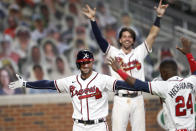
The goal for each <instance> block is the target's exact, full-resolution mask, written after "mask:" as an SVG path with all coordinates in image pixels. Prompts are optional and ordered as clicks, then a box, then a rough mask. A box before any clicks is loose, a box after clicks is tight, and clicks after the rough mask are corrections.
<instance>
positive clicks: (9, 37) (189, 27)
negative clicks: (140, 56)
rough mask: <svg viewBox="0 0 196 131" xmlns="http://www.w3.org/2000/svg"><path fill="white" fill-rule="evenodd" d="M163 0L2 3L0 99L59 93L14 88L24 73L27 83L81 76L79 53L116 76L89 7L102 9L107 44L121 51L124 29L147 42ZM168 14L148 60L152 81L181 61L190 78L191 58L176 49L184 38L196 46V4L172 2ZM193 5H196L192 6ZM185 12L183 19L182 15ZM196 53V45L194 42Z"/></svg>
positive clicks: (138, 41)
mask: <svg viewBox="0 0 196 131" xmlns="http://www.w3.org/2000/svg"><path fill="white" fill-rule="evenodd" d="M158 2H159V1H158V0H120V1H118V0H1V1H0V95H13V94H33V93H56V91H50V90H34V89H16V90H11V89H9V88H8V84H9V82H11V81H15V80H17V79H16V76H15V74H16V73H18V74H20V75H22V76H23V77H24V79H25V80H27V81H35V80H43V79H47V80H54V79H58V78H63V77H67V76H70V75H73V74H76V73H78V69H77V68H76V65H75V60H76V54H77V52H78V51H79V50H81V49H89V50H91V51H92V52H93V53H94V56H95V65H94V70H96V71H97V72H100V73H104V74H108V75H110V72H109V69H108V66H107V64H106V63H105V60H104V55H103V53H102V52H101V50H100V49H99V47H98V45H97V43H96V41H95V38H94V36H93V33H92V30H91V25H90V22H89V20H88V19H87V18H85V17H84V15H83V14H82V8H83V7H84V6H85V4H90V5H91V6H92V7H96V9H97V10H96V12H97V13H96V14H97V15H96V21H97V23H98V25H99V27H100V29H101V31H102V33H103V35H104V37H105V38H106V39H107V41H108V42H109V43H110V44H111V45H113V46H116V47H119V44H118V42H117V38H118V37H117V36H118V32H119V30H120V29H121V28H122V27H123V26H128V27H131V28H132V29H133V30H134V31H135V32H136V42H135V46H137V45H139V44H141V43H142V42H143V41H144V40H145V38H146V36H147V34H148V32H149V30H150V27H151V26H152V24H153V21H154V18H155V16H156V13H155V11H154V9H153V7H154V6H155V5H156V4H158ZM167 2H168V3H169V4H170V7H169V9H168V10H167V13H166V16H165V17H164V18H163V20H162V21H161V32H160V35H159V37H158V38H157V40H156V43H155V46H154V47H153V53H152V54H150V55H149V56H148V57H147V58H146V61H145V76H146V80H152V79H153V78H155V77H157V76H159V73H158V69H159V63H160V61H161V60H163V59H165V58H168V57H169V58H174V59H175V60H177V62H178V65H179V69H180V72H179V74H180V75H182V76H184V77H185V76H186V75H188V74H189V68H188V65H187V64H186V59H185V57H183V56H181V55H180V54H178V52H177V51H176V49H175V46H176V44H179V43H180V42H179V39H180V37H181V36H186V37H188V38H189V39H190V40H191V41H192V42H193V43H194V42H195V43H196V41H195V40H196V34H195V33H194V32H196V23H195V21H196V13H195V12H196V1H195V2H194V1H189V2H187V1H184V0H168V1H167ZM191 2H192V3H191ZM179 14H180V15H179ZM192 47H193V48H192V49H193V51H192V52H193V54H194V51H196V45H194V44H193V46H192Z"/></svg>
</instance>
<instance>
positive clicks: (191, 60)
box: [176, 37, 196, 74]
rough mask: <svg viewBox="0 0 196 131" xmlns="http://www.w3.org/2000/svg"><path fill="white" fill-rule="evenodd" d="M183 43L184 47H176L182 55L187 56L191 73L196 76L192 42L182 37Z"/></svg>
mask: <svg viewBox="0 0 196 131" xmlns="http://www.w3.org/2000/svg"><path fill="white" fill-rule="evenodd" d="M181 43H182V47H179V46H176V49H178V50H179V51H180V52H181V53H182V54H184V55H186V58H187V60H188V62H189V66H190V69H191V73H193V74H196V61H195V59H194V58H193V55H192V54H191V42H190V41H189V40H188V39H187V38H185V37H182V38H181Z"/></svg>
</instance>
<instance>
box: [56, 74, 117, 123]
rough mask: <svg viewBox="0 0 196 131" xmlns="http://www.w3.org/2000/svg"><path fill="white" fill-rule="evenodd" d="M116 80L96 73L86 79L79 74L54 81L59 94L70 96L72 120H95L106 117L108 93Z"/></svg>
mask: <svg viewBox="0 0 196 131" xmlns="http://www.w3.org/2000/svg"><path fill="white" fill-rule="evenodd" d="M115 82H116V79H114V78H112V77H110V76H107V75H103V74H99V73H97V72H94V71H93V73H92V75H91V76H90V77H89V78H88V79H86V80H82V79H81V74H79V75H73V76H70V77H66V78H62V79H58V80H55V86H56V88H57V90H58V91H59V92H67V93H69V94H70V95H71V99H72V104H73V109H74V112H73V115H72V118H75V119H79V120H96V119H100V118H104V117H106V116H107V115H108V91H114V90H115V88H114V86H115Z"/></svg>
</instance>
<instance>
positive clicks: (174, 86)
mask: <svg viewBox="0 0 196 131" xmlns="http://www.w3.org/2000/svg"><path fill="white" fill-rule="evenodd" d="M181 41H182V45H183V47H182V48H179V47H177V49H179V51H181V52H182V53H184V54H186V55H191V53H190V46H189V45H190V43H189V41H188V40H187V39H185V38H182V39H181ZM191 56H192V55H191ZM188 59H189V58H188ZM190 63H191V64H190ZM189 64H190V67H191V72H192V75H191V76H189V77H187V78H181V77H179V76H177V69H178V68H177V64H176V62H175V61H174V60H171V59H166V60H163V61H162V62H161V64H160V73H161V77H162V79H163V80H164V81H152V82H142V81H140V80H139V79H135V78H133V77H132V76H130V75H128V74H127V73H126V72H124V71H123V70H122V69H121V67H120V64H119V63H118V61H117V60H114V59H112V58H111V59H110V65H111V66H112V68H113V70H114V71H116V72H117V73H118V74H119V75H120V76H121V77H122V78H123V79H124V80H125V81H126V82H127V83H129V85H130V86H132V89H134V90H138V91H144V92H147V93H151V94H152V95H157V96H159V97H160V98H161V99H162V101H163V102H164V104H163V106H165V107H164V108H163V109H164V112H166V113H167V114H166V115H167V116H170V119H169V122H170V123H168V121H166V123H167V126H168V130H169V131H195V113H194V104H195V93H196V62H195V60H194V59H193V57H192V58H191V62H190V60H189ZM166 120H167V119H166Z"/></svg>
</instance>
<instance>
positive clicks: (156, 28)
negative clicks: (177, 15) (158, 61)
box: [146, 0, 169, 50]
mask: <svg viewBox="0 0 196 131" xmlns="http://www.w3.org/2000/svg"><path fill="white" fill-rule="evenodd" d="M168 6H169V5H168V4H166V5H163V4H162V0H160V2H159V5H158V7H155V10H156V13H157V16H156V19H155V22H154V24H153V26H152V27H151V29H150V32H149V34H148V36H147V38H146V43H147V46H148V48H149V50H151V49H152V45H153V44H154V41H155V38H156V37H157V35H158V33H159V32H160V20H161V18H162V17H163V15H164V14H165V11H166V9H167V7H168Z"/></svg>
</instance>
